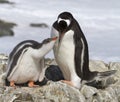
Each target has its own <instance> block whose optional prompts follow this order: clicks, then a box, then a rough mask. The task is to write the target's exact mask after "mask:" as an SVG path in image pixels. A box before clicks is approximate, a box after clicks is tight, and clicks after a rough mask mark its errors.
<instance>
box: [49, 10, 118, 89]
mask: <svg viewBox="0 0 120 102" xmlns="http://www.w3.org/2000/svg"><path fill="white" fill-rule="evenodd" d="M51 36H52V37H54V36H58V40H57V41H56V43H55V45H54V55H55V59H56V62H57V64H58V66H59V67H60V69H61V71H62V73H63V76H64V78H65V80H63V81H62V82H65V83H67V84H69V85H72V86H74V87H76V88H80V87H81V81H82V80H86V81H87V82H91V80H92V81H93V80H96V78H101V77H104V78H105V77H108V76H110V75H112V74H114V73H115V72H116V71H114V70H113V71H106V72H104V73H101V72H91V71H90V69H89V51H88V44H87V40H86V38H85V36H84V33H83V32H82V30H81V28H80V26H79V24H78V22H77V21H76V19H75V18H74V17H73V15H72V14H71V13H70V12H62V13H61V14H59V16H58V18H57V20H56V21H55V22H54V23H53V26H52V31H51ZM93 82H94V81H93ZM87 84H88V83H87ZM94 86H95V85H94Z"/></svg>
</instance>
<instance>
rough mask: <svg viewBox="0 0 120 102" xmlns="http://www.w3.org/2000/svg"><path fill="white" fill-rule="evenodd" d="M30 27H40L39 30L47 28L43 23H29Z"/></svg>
mask: <svg viewBox="0 0 120 102" xmlns="http://www.w3.org/2000/svg"><path fill="white" fill-rule="evenodd" d="M30 26H31V27H41V28H48V25H47V24H45V23H31V24H30Z"/></svg>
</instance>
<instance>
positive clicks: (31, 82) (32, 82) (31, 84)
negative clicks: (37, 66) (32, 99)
mask: <svg viewBox="0 0 120 102" xmlns="http://www.w3.org/2000/svg"><path fill="white" fill-rule="evenodd" d="M28 86H29V87H38V86H39V85H35V84H34V81H29V83H28Z"/></svg>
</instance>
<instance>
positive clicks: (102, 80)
mask: <svg viewBox="0 0 120 102" xmlns="http://www.w3.org/2000/svg"><path fill="white" fill-rule="evenodd" d="M92 73H93V74H94V73H96V72H92ZM115 73H116V70H111V71H105V72H97V74H96V76H94V78H92V79H91V80H86V81H83V83H82V84H86V85H89V86H93V87H95V88H97V89H103V88H106V87H107V86H109V85H110V84H114V83H115V82H116V81H117V80H115V79H114V78H113V77H111V76H112V75H114V74H115Z"/></svg>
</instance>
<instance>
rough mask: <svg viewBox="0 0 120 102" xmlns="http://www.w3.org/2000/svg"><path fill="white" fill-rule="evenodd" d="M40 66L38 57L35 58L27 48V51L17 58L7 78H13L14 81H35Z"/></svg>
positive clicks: (37, 77)
mask: <svg viewBox="0 0 120 102" xmlns="http://www.w3.org/2000/svg"><path fill="white" fill-rule="evenodd" d="M41 60H42V59H41ZM40 67H41V66H40V59H38V60H37V59H36V60H35V59H34V58H33V57H32V56H31V53H30V52H29V49H28V51H27V52H25V53H24V54H23V55H21V56H20V58H19V59H18V62H17V64H16V66H15V67H14V69H13V71H12V72H11V73H10V75H9V77H8V80H9V81H13V80H14V81H15V83H25V82H28V81H37V80H38V79H39V75H40V72H41V70H40Z"/></svg>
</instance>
